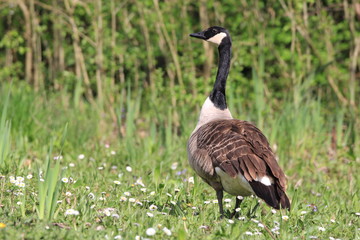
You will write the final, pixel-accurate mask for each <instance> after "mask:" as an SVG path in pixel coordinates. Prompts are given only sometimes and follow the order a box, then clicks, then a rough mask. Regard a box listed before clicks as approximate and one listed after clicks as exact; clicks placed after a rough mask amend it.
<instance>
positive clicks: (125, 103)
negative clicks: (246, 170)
mask: <svg viewBox="0 0 360 240" xmlns="http://www.w3.org/2000/svg"><path fill="white" fill-rule="evenodd" d="M0 18H1V21H2V23H3V24H2V25H1V26H0V33H1V34H0V50H1V51H0V66H1V68H0V238H1V239H343V240H344V239H360V192H359V187H360V105H359V103H360V97H359V96H360V84H359V83H360V34H359V32H360V4H359V3H356V2H351V1H335V0H332V1H320V0H319V1H283V0H280V1H273V0H271V1H235V0H228V1H224V3H221V2H220V1H199V2H197V3H192V2H190V1H177V0H176V1H158V0H146V1H136V0H135V1H116V0H109V1H102V0H94V1H85V0H82V1H72V0H65V1H59V0H51V1H44V0H39V1H35V0H18V1H15V2H13V1H5V0H2V1H0ZM212 25H219V26H223V27H226V28H227V29H228V30H229V31H230V33H231V36H232V41H233V45H232V50H233V54H232V64H231V69H230V75H229V78H228V84H227V92H226V93H227V102H228V105H229V108H230V110H231V112H232V115H233V117H235V118H237V119H241V120H247V121H250V122H253V123H254V124H255V125H256V126H258V128H260V129H261V130H262V131H263V133H264V134H265V135H266V136H267V138H268V140H269V142H270V145H271V147H272V149H273V150H274V152H275V153H276V155H277V156H278V159H279V164H280V165H281V167H282V169H283V170H284V172H285V174H286V176H287V195H288V196H289V198H290V200H291V204H292V206H291V211H286V210H280V211H275V210H273V209H271V208H270V207H268V206H267V205H266V204H265V203H264V202H262V201H260V200H259V199H258V198H256V197H247V198H245V200H244V201H243V203H242V204H241V206H240V208H241V209H240V216H239V217H238V218H233V219H228V218H224V219H220V214H219V210H218V204H217V202H216V195H215V191H214V190H213V189H212V188H211V187H209V186H208V185H207V184H206V183H204V182H203V181H202V180H201V179H200V177H198V176H196V174H195V173H194V171H193V170H192V169H191V168H190V166H189V164H188V160H187V151H186V143H187V139H188V137H189V136H190V134H191V132H192V131H193V129H194V128H195V125H196V123H197V118H198V114H199V111H200V108H201V105H202V103H203V102H204V100H205V99H206V97H207V96H208V94H209V93H210V91H211V89H212V85H213V82H214V80H215V76H216V69H217V59H218V58H217V49H216V46H215V45H211V44H210V43H203V42H201V41H199V40H195V39H190V37H189V34H190V33H193V32H197V31H200V30H203V29H204V28H206V27H208V26H212ZM258 202H260V206H259V207H258V208H255V206H256V204H257V203H258ZM234 204H235V197H233V196H230V195H228V194H226V193H225V194H224V207H225V211H226V212H227V213H229V212H230V211H232V209H233V206H234Z"/></svg>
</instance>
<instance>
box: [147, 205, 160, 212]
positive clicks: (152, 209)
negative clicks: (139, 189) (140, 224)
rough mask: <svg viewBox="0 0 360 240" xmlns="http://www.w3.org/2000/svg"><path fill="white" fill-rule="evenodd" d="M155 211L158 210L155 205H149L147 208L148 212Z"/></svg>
mask: <svg viewBox="0 0 360 240" xmlns="http://www.w3.org/2000/svg"><path fill="white" fill-rule="evenodd" d="M157 209H158V207H157V206H156V205H154V204H152V205H150V207H149V210H150V211H155V210H157Z"/></svg>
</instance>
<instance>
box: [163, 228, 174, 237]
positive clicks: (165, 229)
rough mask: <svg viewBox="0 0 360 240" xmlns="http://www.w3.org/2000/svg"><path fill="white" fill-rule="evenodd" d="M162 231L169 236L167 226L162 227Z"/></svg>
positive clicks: (169, 232)
mask: <svg viewBox="0 0 360 240" xmlns="http://www.w3.org/2000/svg"><path fill="white" fill-rule="evenodd" d="M163 231H164V233H165V234H166V235H168V236H171V234H172V233H171V231H170V229H168V228H167V227H164V228H163Z"/></svg>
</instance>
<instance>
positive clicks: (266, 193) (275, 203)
mask: <svg viewBox="0 0 360 240" xmlns="http://www.w3.org/2000/svg"><path fill="white" fill-rule="evenodd" d="M249 183H250V186H251V188H252V189H253V190H254V192H255V194H256V195H257V196H258V197H259V198H261V199H263V200H264V201H265V202H266V203H267V204H268V205H269V206H271V207H273V208H275V209H280V207H281V208H284V209H288V210H290V201H289V198H288V197H287V196H286V194H285V192H284V191H283V190H281V189H280V188H279V187H278V186H276V185H275V184H271V185H270V186H266V185H264V184H262V183H261V182H258V181H251V182H249Z"/></svg>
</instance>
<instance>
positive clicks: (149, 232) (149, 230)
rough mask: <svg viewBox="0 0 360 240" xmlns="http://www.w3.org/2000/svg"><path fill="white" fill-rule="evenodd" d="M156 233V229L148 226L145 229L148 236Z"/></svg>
mask: <svg viewBox="0 0 360 240" xmlns="http://www.w3.org/2000/svg"><path fill="white" fill-rule="evenodd" d="M155 234H156V230H155V229H154V228H148V229H146V235H148V236H154V235H155Z"/></svg>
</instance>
